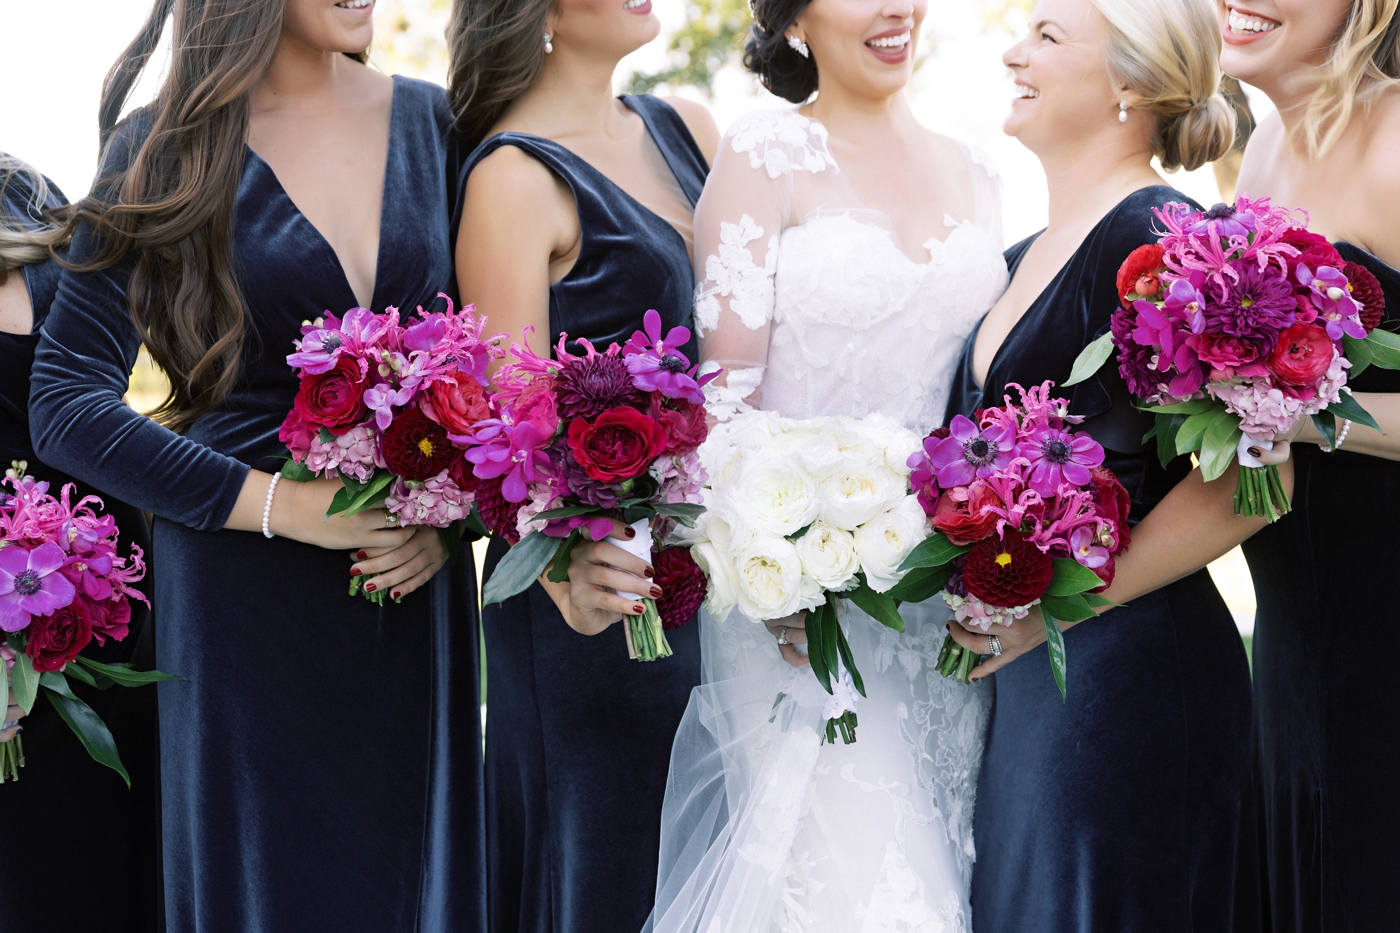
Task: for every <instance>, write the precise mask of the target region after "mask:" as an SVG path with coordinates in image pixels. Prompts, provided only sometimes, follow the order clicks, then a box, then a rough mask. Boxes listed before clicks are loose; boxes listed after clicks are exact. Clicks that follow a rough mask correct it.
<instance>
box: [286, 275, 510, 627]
mask: <svg viewBox="0 0 1400 933" xmlns="http://www.w3.org/2000/svg"><path fill="white" fill-rule="evenodd" d="M440 297H442V298H446V299H447V310H446V311H439V312H432V313H425V312H424V311H423V309H422V308H419V309H418V313H417V314H416V315H415V316H413V317H411V318H409V319H407V320H401V319H400V316H399V311H398V309H397V308H392V307H391V308H387V309H385V311H384V313H382V314H375V313H374V312H372V311H370V310H369V309H367V308H354V309H352V310H350V311H348V312H346V314H345V316H344V317H343V318H341V317H336V316H335V315H334V314H330V313H327V314H326V315H325V316H324V317H323V318H321V319H318V320H316V321H314V322H311V323H308V324H306V325H304V326H303V327H302V329H301V333H302V336H301V339H300V340H297V341H296V342H295V345H296V351H297V352H295V353H293V354H291V355H290V356H288V357H287V363H288V365H290V366H291V367H292V368H293V369H295V370H296V371H297V375H298V377H299V378H300V379H301V385H300V387H299V388H298V390H297V397H296V401H295V403H294V404H293V406H292V410H291V411H290V412H288V413H287V417H286V420H284V421H283V422H282V430H281V432H280V434H279V435H278V436H279V438H280V439H281V441H282V442H283V443H284V444H286V445H287V450H288V451H289V452H290V454H291V458H290V461H289V462H288V464H287V466H286V467H284V468H283V469H282V471H281V472H282V475H283V477H285V478H287V479H291V480H295V481H298V482H305V481H307V480H312V479H317V478H321V477H330V478H338V479H339V480H340V481H341V483H342V484H343V485H344V488H343V489H341V490H340V491H339V492H338V493H337V494H336V497H335V499H334V501H333V502H332V503H331V506H330V509H329V510H328V513H327V514H329V515H335V514H339V513H342V512H343V513H345V514H346V515H354V514H356V513H358V512H362V511H364V510H365V509H371V508H381V507H382V508H384V509H385V510H386V511H387V512H388V515H389V521H390V522H391V523H392V524H395V525H428V526H432V527H434V528H438V529H441V531H442V536H443V542H444V544H446V546H447V548H448V551H449V552H450V553H452V554H453V555H454V556H455V555H456V553H457V547H458V542H459V541H460V538H461V531H462V527H463V525H462V523H466V522H469V521H470V520H471V516H472V506H473V503H474V501H475V491H476V485H477V479H476V477H475V476H474V475H473V473H472V470H471V464H469V463H468V462H467V461H466V460H465V459H464V457H463V453H464V451H465V450H466V448H467V444H466V442H465V440H464V438H465V436H466V435H468V434H470V433H471V432H472V431H473V430H474V429H475V428H476V426H477V424H478V423H479V422H481V421H483V420H486V419H488V418H489V417H490V416H491V411H490V405H489V404H488V401H487V396H486V387H487V384H488V380H487V375H486V370H487V367H488V366H489V365H490V363H491V361H492V360H494V359H499V358H500V357H501V356H503V355H504V354H503V351H502V350H501V349H500V348H499V347H498V346H497V345H496V343H497V340H496V338H485V337H483V331H484V329H485V327H486V319H485V318H484V317H478V316H477V315H476V314H475V313H474V310H475V309H474V308H472V307H470V306H468V307H464V308H462V309H461V310H460V311H457V310H454V308H453V306H452V300H451V299H450V298H447V296H446V295H442V296H440ZM372 581H373V577H369V578H366V577H353V578H352V579H351V582H350V595H352V596H353V595H355V594H357V593H359V592H360V591H361V589H362V588H363V591H364V594H365V596H366V597H368V598H369V599H370V600H372V601H374V602H379V603H382V602H383V601H384V596H385V595H386V594H385V593H384V591H382V590H377V589H376V587H375V586H374V584H373V582H372Z"/></svg>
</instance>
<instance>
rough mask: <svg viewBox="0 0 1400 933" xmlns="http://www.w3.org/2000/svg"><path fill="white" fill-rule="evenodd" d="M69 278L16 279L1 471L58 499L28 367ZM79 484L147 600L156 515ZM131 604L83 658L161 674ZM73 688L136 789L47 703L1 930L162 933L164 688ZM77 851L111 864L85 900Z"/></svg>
mask: <svg viewBox="0 0 1400 933" xmlns="http://www.w3.org/2000/svg"><path fill="white" fill-rule="evenodd" d="M50 194H51V198H50V200H49V202H48V204H46V205H45V206H46V207H57V206H59V205H60V204H62V203H64V202H63V196H62V195H61V194H60V193H58V189H57V188H54V187H52V183H50ZM32 199H33V191H32V190H31V189H30V187H29V186H28V184H26V183H24V182H23V180H22V179H20V178H18V177H12V178H11V179H10V182H9V184H8V185H7V186H6V187H5V191H4V196H3V199H0V210H3V211H4V212H5V213H6V214H7V215H8V216H9V217H11V218H14V219H17V220H19V221H20V222H21V223H23V224H25V225H26V226H31V227H32V226H35V225H36V224H37V223H38V222H40V221H41V220H42V218H40V217H37V216H35V214H34V210H33V208H32V205H31V202H32ZM59 273H60V268H59V265H58V263H56V262H54V261H53V260H46V261H44V262H40V263H34V264H32V265H28V266H23V267H22V268H20V269H19V270H17V271H12V272H11V275H17V276H22V277H23V279H24V284H25V287H26V288H27V290H28V292H29V303H30V306H31V308H32V309H33V314H34V323H33V325H32V327H31V332H30V333H28V334H9V333H0V466H3V467H4V468H6V469H8V468H9V466H10V464H11V463H12V462H13V461H15V460H24V461H26V462H27V463H28V464H29V470H28V473H29V475H30V476H33V477H35V478H36V479H41V480H44V481H45V482H47V483H48V484H49V491H50V492H51V493H53V494H54V495H58V494H59V491H60V490H61V489H62V488H63V485H64V484H65V483H71V482H74V480H73V478H72V477H70V476H67V475H65V474H63V473H60V472H59V471H58V470H55V469H54V468H53V467H51V466H49V465H48V464H46V463H41V462H40V461H39V458H38V457H37V456H35V454H34V445H33V443H32V441H31V440H30V437H29V370H30V366H31V365H32V364H33V361H34V348H35V347H36V346H37V345H38V343H39V328H40V326H41V325H42V324H43V323H44V319H45V318H46V317H47V316H48V313H49V307H50V305H51V304H52V303H53V299H54V293H55V292H56V291H57V290H58V277H59ZM77 486H78V488H77V491H76V492H77V496H84V495H97V496H101V497H102V502H103V511H104V512H105V513H106V514H108V515H110V516H112V517H113V518H114V519H116V522H117V527H118V528H120V529H121V545H122V548H123V550H125V549H127V548H129V547H130V546H131V545H133V544H135V545H137V546H139V547H140V548H141V549H142V550H143V551H144V552H145V555H146V562H147V567H148V575H147V579H146V580H145V581H143V582H142V583H141V584H140V588H141V590H142V591H143V592H145V593H146V595H147V596H148V597H149V595H150V592H151V578H150V575H149V574H150V569H149V568H153V567H154V563H155V560H154V555H153V554H152V553H151V540H150V533H149V531H148V529H147V526H146V516H144V515H142V514H141V511H140V510H139V509H136V508H133V507H132V506H129V505H127V504H126V503H124V502H120V501H118V500H117V499H116V498H114V497H112V496H108V495H104V494H103V493H102V492H100V491H98V490H96V489H93V488H92V487H90V486H88V485H86V484H84V483H78V484H77ZM131 609H132V612H131V627H130V630H129V632H128V634H127V637H126V638H125V639H123V640H122V641H119V642H117V641H110V640H109V641H108V642H107V644H106V645H99V644H97V642H95V641H94V642H90V643H89V644H88V646H87V647H86V648H84V649H83V656H84V657H89V658H92V659H93V660H96V661H101V662H103V663H106V664H131V665H133V666H135V667H136V668H137V669H138V670H150V669H151V668H153V667H155V643H154V632H153V630H152V627H151V614H150V612H149V611H148V610H147V609H146V607H145V606H143V605H142V604H141V603H139V602H132V604H131ZM71 683H72V684H73V689H74V692H75V693H77V694H78V696H79V697H80V698H81V699H82V700H83V701H84V702H85V703H87V704H88V705H89V706H91V707H92V709H93V710H94V711H95V712H96V713H97V715H98V716H100V717H101V718H102V721H103V722H105V723H106V724H107V728H108V729H109V730H110V731H111V733H112V737H113V738H114V739H115V740H116V743H117V751H118V752H119V753H120V755H121V758H122V764H123V765H125V766H126V770H127V774H128V775H129V776H130V777H131V788H130V789H128V788H127V786H126V784H125V783H123V781H122V779H121V776H120V775H118V774H117V773H116V772H115V771H112V770H110V769H108V768H106V767H104V766H102V765H100V764H98V763H97V762H95V761H93V760H92V756H91V755H89V754H88V752H87V749H85V748H83V746H82V743H80V742H79V741H78V738H77V736H75V735H73V732H72V730H71V729H69V728H68V725H67V724H66V723H65V722H64V721H63V720H62V719H60V718H59V715H58V713H57V711H55V710H54V708H53V706H52V705H51V704H50V703H49V702H48V700H47V699H45V698H43V697H40V698H39V700H38V702H37V703H35V705H34V709H33V710H32V711H31V712H30V714H29V715H28V716H26V717H25V718H24V719H23V720H22V724H23V726H24V742H25V756H26V760H27V763H26V765H25V767H24V768H23V769H21V771H20V773H19V774H20V779H19V781H17V782H14V783H6V784H5V785H4V786H3V787H0V930H5V931H7V933H10V931H13V933H43V931H50V930H53V931H59V930H102V931H110V933H148V931H155V930H156V929H158V926H157V924H158V914H159V895H160V848H159V836H160V798H159V794H158V790H159V788H158V786H157V782H158V780H159V774H158V770H157V761H156V756H157V748H156V691H155V689H154V688H152V687H141V688H138V689H134V690H128V689H122V688H114V689H109V690H97V689H94V688H92V687H87V686H85V685H83V684H81V683H78V682H76V681H72V682H71ZM2 689H3V688H0V690H2ZM75 846H81V850H82V852H83V857H84V858H86V859H89V860H91V861H92V862H94V863H100V864H101V865H102V868H101V869H100V870H97V871H92V872H87V873H85V875H84V877H83V881H82V894H81V896H75V895H74V888H73V878H72V876H71V874H70V873H68V872H65V871H63V870H62V868H61V866H63V865H65V864H67V863H68V862H69V861H70V860H71V859H72V858H73V853H74V847H75Z"/></svg>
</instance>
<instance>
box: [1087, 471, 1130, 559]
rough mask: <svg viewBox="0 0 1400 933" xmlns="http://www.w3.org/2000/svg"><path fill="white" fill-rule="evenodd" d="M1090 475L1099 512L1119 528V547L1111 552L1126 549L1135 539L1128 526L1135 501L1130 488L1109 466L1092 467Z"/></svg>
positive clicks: (1115, 552) (1114, 552)
mask: <svg viewBox="0 0 1400 933" xmlns="http://www.w3.org/2000/svg"><path fill="white" fill-rule="evenodd" d="M1089 477H1090V481H1091V482H1092V483H1093V484H1094V498H1095V499H1097V500H1098V503H1099V514H1100V515H1102V516H1103V517H1104V518H1106V519H1108V520H1109V521H1111V522H1113V525H1114V527H1115V528H1117V529H1118V547H1116V548H1114V549H1113V550H1112V551H1111V552H1110V553H1111V554H1117V553H1119V552H1121V551H1126V550H1127V549H1128V545H1129V544H1130V543H1132V539H1133V530H1132V528H1130V527H1129V526H1128V513H1129V512H1130V511H1131V510H1132V508H1133V502H1132V499H1131V498H1130V497H1129V496H1128V490H1126V489H1124V488H1123V484H1122V483H1121V482H1119V481H1118V477H1117V475H1115V474H1114V472H1113V471H1112V470H1110V469H1108V468H1107V467H1101V466H1096V467H1093V468H1091V469H1090V470H1089ZM1111 562H1112V561H1111V559H1110V563H1111ZM1095 573H1098V571H1095ZM1099 576H1100V577H1103V574H1102V573H1099Z"/></svg>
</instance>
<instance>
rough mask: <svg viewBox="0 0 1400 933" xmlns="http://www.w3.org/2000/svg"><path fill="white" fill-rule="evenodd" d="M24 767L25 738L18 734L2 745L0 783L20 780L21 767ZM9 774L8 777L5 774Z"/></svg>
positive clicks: (0, 749) (0, 752) (0, 751)
mask: <svg viewBox="0 0 1400 933" xmlns="http://www.w3.org/2000/svg"><path fill="white" fill-rule="evenodd" d="M23 767H24V739H23V738H22V737H21V736H19V735H16V736H15V737H14V738H13V739H10V741H8V742H6V743H5V744H3V745H0V784H4V783H5V781H7V780H10V781H18V780H19V769H20V768H23ZM7 773H8V774H9V777H8V778H6V777H5V775H6V774H7Z"/></svg>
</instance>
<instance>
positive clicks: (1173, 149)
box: [1156, 94, 1235, 172]
mask: <svg viewBox="0 0 1400 933" xmlns="http://www.w3.org/2000/svg"><path fill="white" fill-rule="evenodd" d="M1161 137H1162V139H1161V146H1160V147H1158V148H1157V150H1156V151H1157V157H1158V158H1159V159H1161V161H1162V167H1163V168H1164V169H1166V170H1167V171H1169V172H1172V171H1176V169H1177V168H1184V169H1186V171H1188V172H1190V171H1193V170H1195V169H1198V168H1200V167H1201V166H1202V165H1205V164H1206V163H1208V162H1214V161H1215V160H1216V159H1219V158H1221V157H1223V156H1224V155H1225V154H1226V153H1227V152H1229V151H1230V147H1231V146H1233V145H1234V143H1235V110H1234V108H1233V107H1231V106H1230V102H1229V101H1227V100H1226V99H1225V98H1224V97H1222V96H1221V95H1219V94H1212V95H1211V96H1209V97H1207V98H1206V99H1205V100H1199V101H1196V103H1195V104H1193V105H1192V106H1191V107H1190V108H1188V109H1187V110H1186V111H1185V112H1183V113H1179V114H1176V115H1175V116H1166V115H1163V117H1162V120H1161Z"/></svg>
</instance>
